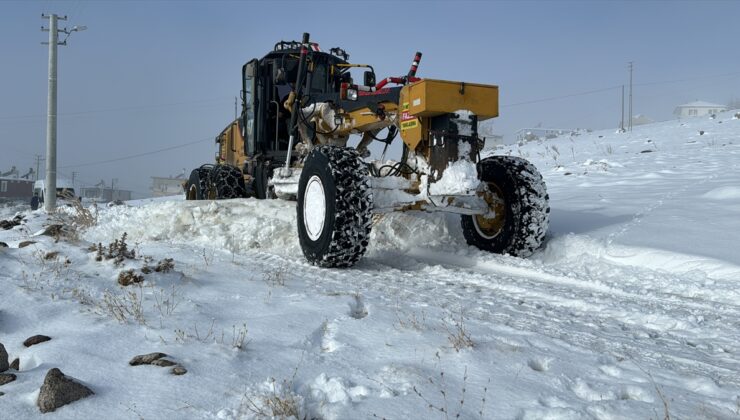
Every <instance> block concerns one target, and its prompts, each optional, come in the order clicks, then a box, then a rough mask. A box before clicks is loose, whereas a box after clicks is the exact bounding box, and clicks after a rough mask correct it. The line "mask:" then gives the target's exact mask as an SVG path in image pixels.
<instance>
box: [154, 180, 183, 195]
mask: <svg viewBox="0 0 740 420" xmlns="http://www.w3.org/2000/svg"><path fill="white" fill-rule="evenodd" d="M185 181H186V180H185V177H184V176H182V175H180V176H177V177H175V178H171V177H166V178H165V177H159V176H153V177H152V186H151V188H150V190H151V192H152V196H153V197H164V196H167V195H178V194H183V193H184V190H183V187H182V185H183V183H184V182H185Z"/></svg>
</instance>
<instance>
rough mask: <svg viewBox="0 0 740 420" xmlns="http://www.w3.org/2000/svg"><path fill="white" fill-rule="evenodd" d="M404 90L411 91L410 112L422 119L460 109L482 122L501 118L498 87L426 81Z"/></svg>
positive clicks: (406, 87) (409, 92) (409, 99)
mask: <svg viewBox="0 0 740 420" xmlns="http://www.w3.org/2000/svg"><path fill="white" fill-rule="evenodd" d="M403 90H406V91H408V94H407V95H406V96H407V98H408V102H409V112H410V113H411V114H412V115H416V116H419V117H434V116H437V115H441V114H446V113H449V112H455V111H457V110H460V109H466V110H468V111H472V112H473V113H474V114H475V115H477V116H478V120H479V121H483V120H486V119H488V118H493V117H498V86H494V85H482V84H478V83H467V82H451V81H447V80H434V79H424V80H421V81H419V82H416V83H413V84H411V85H408V86H405V87H404V88H403ZM402 103H403V101H402Z"/></svg>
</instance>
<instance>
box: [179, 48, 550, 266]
mask: <svg viewBox="0 0 740 420" xmlns="http://www.w3.org/2000/svg"><path fill="white" fill-rule="evenodd" d="M420 60H421V53H418V52H417V53H416V55H415V57H414V60H413V63H412V66H411V69H410V70H409V72H408V73H407V74H406V75H404V76H401V77H388V78H385V79H382V80H380V81H379V82H377V83H376V77H375V71H374V70H373V68H372V66H369V65H364V64H351V63H350V62H349V55H348V54H347V53H346V52H345V51H344V50H342V49H341V48H332V49H330V50H329V52H322V51H321V50H320V48H319V46H318V44H316V43H312V42H310V41H309V35H308V34H305V33H304V34H303V39H302V41H301V42H296V41H292V42H285V41H281V42H279V43H277V44H275V47H274V49H273V51H272V52H270V53H269V54H267V55H266V56H265V57H264V58H262V59H254V60H251V61H249V62H247V63H246V64H245V65H244V66H243V67H242V94H241V97H242V113H241V116H240V117H239V118H237V119H236V120H235V121H233V122H232V123H231V124H229V125H228V126H227V127H226V128H225V129H224V130H223V131H222V132H221V133H220V134H219V136H218V137H217V138H216V142H217V143H218V145H219V146H218V153H217V155H216V162H215V163H214V164H210V165H203V166H201V167H199V168H197V169H194V170H193V171H192V172H191V174H190V177H189V179H188V181H187V183H186V184H185V186H184V187H185V194H186V198H187V199H188V200H204V199H225V198H240V197H256V198H258V199H265V198H281V199H293V200H297V206H296V209H297V218H296V221H297V227H298V236H299V241H300V244H301V248H302V250H303V254H304V255H305V257H306V259H307V260H308V261H310V262H311V263H313V264H316V265H319V266H324V267H348V266H351V265H353V264H355V263H356V262H357V261H358V260H359V259H360V258H361V257H362V255H363V254H364V253H365V250H366V248H367V245H368V241H369V236H370V231H371V229H372V224H373V214H382V213H388V212H394V211H429V212H433V211H444V212H452V213H457V214H460V215H461V223H462V230H463V233H464V236H465V238H466V240H467V242H468V243H469V244H471V245H474V246H476V247H478V248H480V249H483V250H487V251H491V252H496V253H508V254H511V255H515V256H529V255H530V254H532V252H534V251H535V250H536V249H537V248H539V247H540V245H541V244H542V242H543V240H544V237H545V234H546V233H547V228H548V224H549V210H550V209H549V204H548V195H547V191H546V188H545V183H544V181H543V180H542V177H541V175H540V174H539V172H538V171H537V169H536V168H535V167H534V166H533V165H531V164H530V163H529V162H527V161H526V160H524V159H521V158H517V157H511V156H490V157H487V158H485V159H481V158H480V152H481V150H482V149H483V146H484V144H485V139H483V138H481V137H480V136H479V135H478V122H479V121H483V120H486V119H489V118H493V117H496V116H498V87H497V86H492V85H483V84H476V83H467V82H452V81H443V80H432V79H422V78H419V77H417V76H416V71H417V68H418V65H419V61H420ZM352 69H364V73H363V80H362V83H358V82H357V81H355V80H353V78H352V73H351V70H352ZM381 132H385V133H386V134H385V136H381V137H378V135H379V133H381ZM353 134H355V135H359V136H361V138H360V140H359V142H358V143H357V144H356V145H355V146H354V147H352V146H350V145H349V144H348V143H349V140H350V136H351V135H353ZM397 134H400V136H401V140H402V154H401V157H400V159H398V160H385V154H386V151H387V149H388V145H389V144H390V143H391V142H393V140H394V139H395V137H396V136H397ZM373 141H379V142H382V143H384V149H383V153H382V156H380V157H379V158H374V159H371V157H370V153H369V151H368V146H369V145H370V143H371V142H373Z"/></svg>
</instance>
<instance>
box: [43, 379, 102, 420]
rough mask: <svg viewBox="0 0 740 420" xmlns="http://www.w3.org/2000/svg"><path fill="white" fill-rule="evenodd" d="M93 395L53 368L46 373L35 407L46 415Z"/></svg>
mask: <svg viewBox="0 0 740 420" xmlns="http://www.w3.org/2000/svg"><path fill="white" fill-rule="evenodd" d="M93 394H95V393H94V392H92V390H91V389H90V388H88V387H86V386H85V385H82V384H81V383H79V382H77V381H76V380H75V379H74V378H71V377H69V376H66V375H65V374H63V373H62V371H61V370H59V369H57V368H53V369H50V370H49V372H47V373H46V378H44V384H43V385H41V390H40V391H39V398H38V400H36V405H38V407H39V410H41V412H42V413H48V412H51V411H54V410H56V409H57V408H59V407H61V406H63V405H67V404H69V403H71V402H74V401H77V400H79V399H82V398H85V397H89V396H90V395H93Z"/></svg>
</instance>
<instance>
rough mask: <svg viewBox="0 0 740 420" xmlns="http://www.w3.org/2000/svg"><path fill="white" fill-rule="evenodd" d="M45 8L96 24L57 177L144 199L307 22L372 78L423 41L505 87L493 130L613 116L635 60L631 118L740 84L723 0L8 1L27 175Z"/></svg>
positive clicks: (81, 63)
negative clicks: (250, 63)
mask: <svg viewBox="0 0 740 420" xmlns="http://www.w3.org/2000/svg"><path fill="white" fill-rule="evenodd" d="M41 13H47V14H48V13H57V14H60V15H68V16H69V20H68V21H66V22H60V26H62V27H64V26H67V27H69V28H71V27H73V26H74V25H86V26H87V27H88V30H87V31H85V32H81V33H74V34H73V35H72V36H71V37H70V39H69V40H68V45H67V46H62V47H60V48H59V107H58V112H59V131H58V141H59V150H58V167H59V173H60V176H66V177H71V176H72V173H73V172H74V173H75V177H76V180H77V182H80V183H84V184H95V183H98V182H99V181H100V180H101V179H103V180H105V182H106V183H107V184H110V182H111V180H112V179H117V180H118V183H117V185H118V186H119V187H120V188H124V189H130V190H133V192H134V196H135V197H137V196H138V197H140V196H145V195H148V189H149V185H150V182H151V181H150V178H149V177H151V176H170V175H172V176H175V175H178V174H179V173H181V172H182V171H183V170H185V171H186V172H188V173H189V171H190V170H191V169H192V168H193V167H195V166H197V165H199V164H201V163H205V162H209V161H210V160H211V159H212V157H213V155H214V153H215V146H214V144H213V142H214V140H213V139H214V138H215V136H216V135H217V134H218V133H219V132H220V131H221V130H222V129H223V128H224V127H225V126H226V125H227V123H228V122H229V121H230V120H231V119H232V118H233V117H234V112H235V110H234V98H235V96H237V95H238V92H239V89H240V71H241V66H242V65H243V64H244V63H245V62H246V61H247V60H249V59H251V58H254V57H261V56H263V55H264V54H266V53H267V52H268V51H269V50H270V49H271V48H272V46H273V45H274V44H275V42H277V41H279V40H292V39H298V38H300V36H301V33H303V32H310V33H311V37H312V40H315V41H316V42H319V43H320V44H321V45H322V46H323V47H324V48H326V49H328V48H329V47H334V46H341V47H342V48H344V49H346V50H347V51H348V52H349V53H350V60H351V61H352V62H357V63H370V64H372V65H373V66H374V67H375V70H376V73H377V75H378V77H379V78H381V77H386V76H392V75H393V76H395V75H401V74H404V73H405V72H406V71H407V69H408V65H409V63H410V61H411V58H412V56H413V54H414V52H415V51H422V52H423V53H424V56H423V59H422V61H421V65H420V68H419V76H421V77H427V78H437V79H448V80H467V81H475V82H480V83H489V84H496V85H499V86H500V101H501V115H500V117H499V118H497V119H496V120H495V122H494V130H495V133H496V134H500V135H503V136H504V141H506V142H508V143H510V142H513V141H514V139H515V138H514V133H515V132H516V131H517V130H519V129H521V128H525V127H537V126H541V127H545V128H562V129H573V128H590V129H601V128H615V129H616V128H617V127H618V126H619V120H620V115H621V114H620V113H621V107H620V99H621V86H622V85H623V84H628V82H629V73H628V70H627V66H628V62H630V61H632V62H634V78H633V82H634V95H633V114H635V115H637V114H642V115H645V116H647V117H649V118H651V119H653V120H656V121H662V120H667V119H671V118H674V116H673V114H672V113H673V110H674V108H675V107H676V106H678V105H680V104H683V103H687V102H691V101H695V100H703V101H708V102H713V103H717V104H723V105H727V104H728V103H730V102H731V101H734V100H737V99H738V98H740V83H739V82H740V58H738V55H737V54H736V53H735V52H734V50H735V49H736V45H735V44H736V42H737V39H738V29H737V26H736V22H735V20H736V18H737V16H739V15H740V4H739V3H737V2H730V1H727V2H724V1H718V2H713V1H703V2H455V3H451V2H376V3H373V4H368V3H364V2H318V3H315V2H311V3H302V2H156V1H153V2H127V1H119V2H86V1H24V2H12V1H10V2H8V1H6V2H2V4H0V23H1V25H0V27H1V28H2V36H3V39H4V42H3V43H2V44H0V55H1V56H2V65H1V66H0V146H2V152H0V171H7V170H9V169H10V167H11V166H13V165H15V166H17V167H18V170H19V171H20V172H21V173H25V172H26V171H27V170H28V168H29V167H33V168H34V169H35V167H36V155H41V156H42V157H43V155H45V136H46V133H45V132H46V116H45V115H46V93H47V92H46V89H47V62H48V56H47V48H46V47H45V46H43V45H41V44H40V43H41V42H43V41H46V37H47V33H44V32H40V31H39V28H40V27H41V26H42V25H45V24H47V23H48V22H47V21H46V20H42V19H41ZM162 149H169V150H165V151H160V150H162ZM158 151H159V152H158ZM133 156H135V157H133ZM41 168H42V171H43V163H42V165H41Z"/></svg>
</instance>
